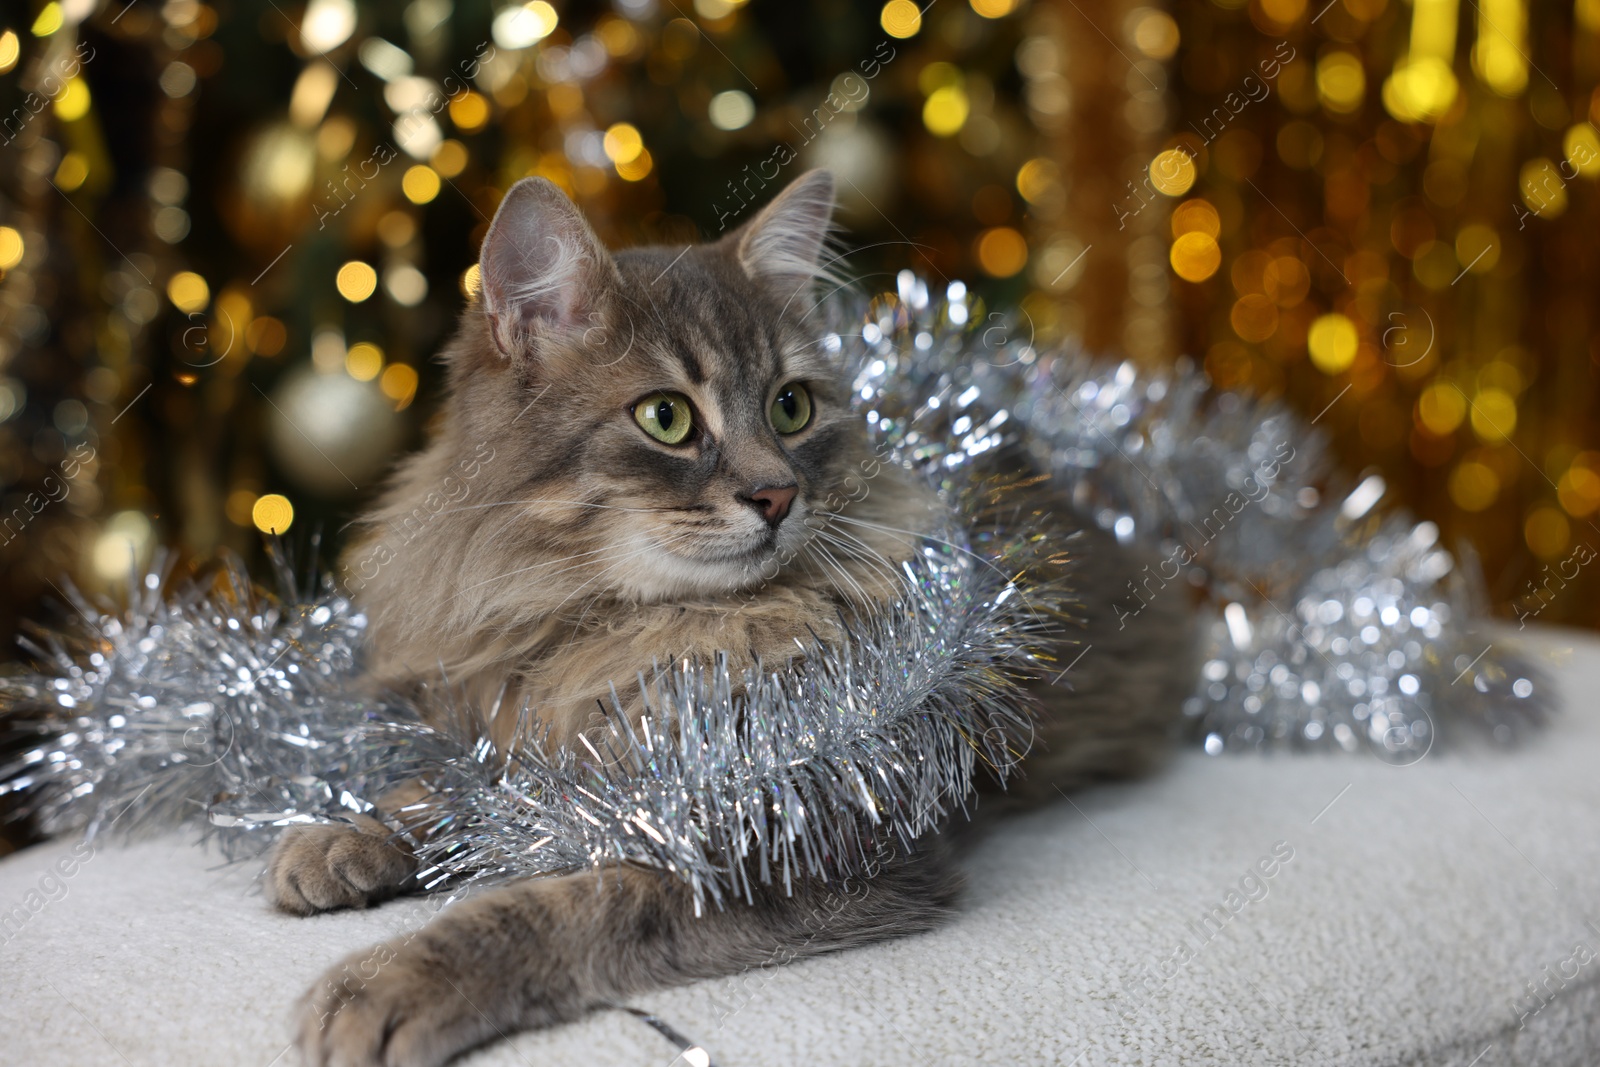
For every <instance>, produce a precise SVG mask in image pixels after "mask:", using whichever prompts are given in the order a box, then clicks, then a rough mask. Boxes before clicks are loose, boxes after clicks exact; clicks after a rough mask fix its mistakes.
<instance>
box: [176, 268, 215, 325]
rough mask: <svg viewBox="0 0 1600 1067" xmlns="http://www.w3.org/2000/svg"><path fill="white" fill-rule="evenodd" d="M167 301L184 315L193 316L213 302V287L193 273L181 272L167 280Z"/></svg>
mask: <svg viewBox="0 0 1600 1067" xmlns="http://www.w3.org/2000/svg"><path fill="white" fill-rule="evenodd" d="M167 299H168V300H170V301H172V306H173V307H175V308H177V309H178V310H179V311H181V312H183V313H184V314H186V315H187V314H193V313H195V312H198V311H204V310H205V307H206V305H207V304H209V303H210V302H211V287H210V286H209V285H207V284H206V280H205V279H204V278H202V277H200V275H198V274H196V273H194V272H193V271H188V270H180V271H178V272H177V273H176V274H174V275H173V276H172V277H170V278H168V279H167Z"/></svg>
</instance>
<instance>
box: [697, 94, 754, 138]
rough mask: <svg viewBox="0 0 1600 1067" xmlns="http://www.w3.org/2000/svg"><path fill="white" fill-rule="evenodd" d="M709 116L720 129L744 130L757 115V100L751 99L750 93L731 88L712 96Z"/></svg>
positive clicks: (712, 123)
mask: <svg viewBox="0 0 1600 1067" xmlns="http://www.w3.org/2000/svg"><path fill="white" fill-rule="evenodd" d="M707 117H709V118H710V119H711V125H713V126H715V127H716V128H717V129H719V130H742V129H744V128H745V127H746V126H748V125H750V120H751V119H753V118H755V117H756V105H755V101H753V100H751V99H750V94H749V93H746V92H743V91H742V90H739V89H729V90H727V91H726V92H721V93H718V94H717V95H716V96H713V97H712V98H711V105H710V107H709V109H708V111H707Z"/></svg>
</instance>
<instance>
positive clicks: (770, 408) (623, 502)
mask: <svg viewBox="0 0 1600 1067" xmlns="http://www.w3.org/2000/svg"><path fill="white" fill-rule="evenodd" d="M832 211H833V179H832V177H831V176H830V175H829V174H828V173H827V172H825V171H812V172H810V173H808V174H805V175H802V176H801V177H800V178H798V179H796V180H795V181H794V182H793V183H792V184H791V185H790V186H789V187H788V188H786V189H785V190H784V191H783V192H782V193H781V194H780V195H779V196H778V197H777V198H776V199H775V200H773V201H772V202H771V203H770V204H769V205H767V207H766V208H765V209H764V210H762V211H761V212H760V213H759V214H757V215H756V216H755V217H753V218H752V219H751V220H750V221H749V222H748V223H747V224H745V225H744V226H742V227H741V228H740V229H738V230H736V231H734V232H733V233H731V234H729V235H728V236H727V237H725V238H723V239H721V240H719V241H716V242H714V243H710V244H704V245H691V246H681V245H680V246H662V247H645V248H636V249H631V250H627V251H622V252H617V253H612V252H609V251H608V250H607V249H606V248H605V247H604V245H602V244H601V242H600V241H599V240H598V239H597V238H596V237H595V234H594V232H593V230H591V229H590V227H589V225H588V223H587V222H586V221H585V220H584V218H583V216H582V215H581V214H580V213H579V212H578V210H577V208H576V207H575V206H574V205H573V204H572V202H571V201H570V200H568V199H567V197H566V196H565V195H563V194H562V193H561V192H560V191H559V190H558V189H557V188H556V187H555V186H554V185H552V184H551V183H549V182H548V181H544V180H543V179H528V180H524V181H521V182H518V183H517V184H516V185H515V186H513V187H512V188H511V190H510V191H509V192H508V193H507V194H506V197H505V199H504V201H503V202H502V203H501V205H500V208H499V211H498V212H497V214H496V215H495V218H494V221H493V223H492V224H491V225H490V227H489V231H488V235H487V237H486V238H485V239H484V243H483V248H482V253H481V257H480V261H479V268H480V273H479V277H480V280H481V295H480V297H479V300H478V302H477V303H476V304H475V305H474V307H472V308H469V310H468V312H467V323H466V325H467V328H466V329H465V330H464V331H463V336H462V339H461V340H460V341H458V343H457V344H456V346H455V348H454V351H453V353H452V355H451V357H450V358H451V364H452V367H451V373H452V387H453V398H452V401H451V403H452V405H453V406H454V410H453V412H452V415H453V422H454V426H455V429H454V433H455V435H456V436H457V437H458V445H459V447H461V448H464V449H466V450H468V451H470V450H471V449H472V448H473V446H474V444H475V443H477V442H484V441H486V442H489V443H491V444H492V445H493V446H494V447H495V449H496V450H497V455H499V454H507V455H509V456H510V462H509V463H507V464H505V465H504V466H503V467H502V466H501V464H500V462H499V460H498V459H497V460H496V463H495V466H496V468H497V469H498V470H499V471H501V472H503V474H504V475H511V477H509V478H506V480H504V481H502V483H501V484H500V485H499V486H498V487H496V488H495V490H494V492H495V493H496V494H497V495H498V496H500V497H502V498H503V499H501V500H497V501H493V502H491V503H493V504H494V506H493V507H492V508H488V509H486V510H485V514H484V516H483V520H484V522H485V524H486V526H485V529H492V531H493V532H494V536H495V538H496V539H498V540H500V541H501V543H502V547H503V546H504V545H506V544H511V545H521V546H524V547H523V552H524V554H525V555H526V556H527V557H528V559H527V564H526V566H527V567H528V568H529V569H528V571H527V572H526V573H525V574H524V575H523V577H524V578H534V579H536V578H537V577H538V576H539V573H540V572H539V568H541V567H544V568H547V569H549V568H553V570H552V574H551V576H552V577H553V576H554V574H555V573H556V572H560V573H561V574H563V575H564V576H565V577H568V578H570V577H571V576H573V575H574V574H577V575H580V576H581V577H582V578H583V579H584V580H585V581H586V582H588V583H589V584H588V586H587V590H586V593H599V592H606V593H611V594H614V595H619V596H624V597H629V598H635V599H639V600H645V601H652V600H661V599H668V598H679V597H685V596H694V595H699V594H712V595H715V594H722V593H726V592H729V591H732V590H736V589H741V588H750V587H753V586H755V585H756V584H758V583H760V582H762V581H763V580H767V579H770V578H772V577H774V576H775V575H777V574H778V573H780V572H781V570H782V569H783V568H784V567H785V566H787V565H788V564H789V562H790V561H791V560H793V559H794V558H795V557H796V556H797V554H798V553H800V551H801V550H802V548H803V547H804V545H805V543H806V541H807V540H808V538H809V537H810V536H811V534H812V532H813V531H812V530H811V529H810V528H808V524H807V520H808V518H810V519H813V521H814V519H815V516H817V515H819V514H820V513H824V512H826V511H827V510H829V509H830V508H837V507H838V506H839V505H838V501H839V500H840V499H841V493H842V492H843V491H844V486H845V483H846V481H847V480H848V479H849V478H850V476H851V474H852V472H854V471H855V470H856V468H857V465H858V464H859V463H860V462H861V460H862V456H863V449H864V446H865V436H864V433H863V430H862V428H861V426H860V423H859V419H858V418H857V417H855V416H854V415H852V413H851V411H850V406H849V395H848V385H847V383H845V382H844V381H843V380H842V379H841V372H840V368H839V366H838V365H837V363H836V362H835V357H834V355H833V354H832V353H830V352H828V351H826V350H825V348H824V346H823V345H822V343H821V339H822V331H821V329H820V327H819V326H818V324H817V320H818V319H819V317H820V316H819V315H818V314H817V312H816V304H817V301H818V298H819V296H820V295H822V294H820V293H819V292H818V289H819V285H818V282H819V279H820V278H822V277H824V276H826V275H827V274H828V271H827V269H826V268H827V263H826V262H825V256H826V255H827V246H826V240H825V239H826V236H827V233H828V229H829V225H830V218H831V215H832ZM501 449H504V450H505V451H504V453H501V452H500V450H501ZM542 556H548V557H549V558H548V560H542V559H539V558H536V557H542ZM550 561H560V562H556V563H552V562H550ZM508 569H509V568H508ZM559 584H565V583H559Z"/></svg>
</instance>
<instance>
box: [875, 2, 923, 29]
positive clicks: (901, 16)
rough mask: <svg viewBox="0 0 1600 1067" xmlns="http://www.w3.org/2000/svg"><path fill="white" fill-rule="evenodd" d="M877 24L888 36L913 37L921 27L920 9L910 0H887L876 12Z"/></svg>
mask: <svg viewBox="0 0 1600 1067" xmlns="http://www.w3.org/2000/svg"><path fill="white" fill-rule="evenodd" d="M878 24H879V25H880V26H882V27H883V32H884V33H887V34H888V35H889V36H890V37H901V38H905V37H915V36H916V35H917V32H918V31H919V30H921V29H922V10H921V9H920V8H919V7H917V5H916V4H914V3H912V0H889V2H888V3H887V4H884V5H883V10H882V11H880V12H879V13H878Z"/></svg>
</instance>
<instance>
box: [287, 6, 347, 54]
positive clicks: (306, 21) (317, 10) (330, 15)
mask: <svg viewBox="0 0 1600 1067" xmlns="http://www.w3.org/2000/svg"><path fill="white" fill-rule="evenodd" d="M355 29H356V6H355V4H354V3H353V2H352V0H311V2H310V3H309V4H307V5H306V11H305V15H304V16H303V17H302V18H301V20H300V42H301V43H302V44H303V45H305V47H306V48H307V49H308V50H310V51H312V52H323V53H326V52H331V51H333V50H334V49H335V48H338V47H339V46H340V45H342V44H344V43H345V41H347V40H349V39H350V35H351V34H352V33H354V32H355Z"/></svg>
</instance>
